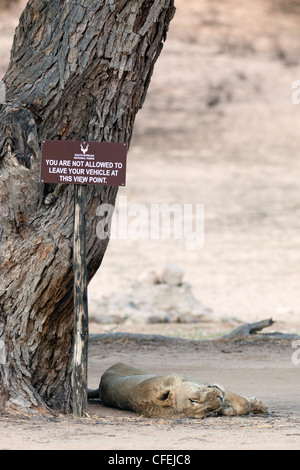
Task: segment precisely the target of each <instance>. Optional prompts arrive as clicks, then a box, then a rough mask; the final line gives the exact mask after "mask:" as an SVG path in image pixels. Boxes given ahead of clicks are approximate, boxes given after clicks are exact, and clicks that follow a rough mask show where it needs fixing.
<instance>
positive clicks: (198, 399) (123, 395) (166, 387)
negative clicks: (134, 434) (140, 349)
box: [88, 363, 267, 419]
mask: <svg viewBox="0 0 300 470" xmlns="http://www.w3.org/2000/svg"><path fill="white" fill-rule="evenodd" d="M88 397H89V398H97V397H99V398H100V399H101V401H102V402H103V403H104V404H105V405H106V406H109V407H114V408H120V409H124V410H131V411H135V412H137V413H140V414H142V415H144V416H146V417H149V418H166V419H167V418H178V417H185V418H205V417H206V416H212V415H226V416H237V415H245V414H249V413H266V412H267V408H266V406H265V404H264V403H263V402H262V401H261V400H258V399H257V398H255V397H252V398H246V397H242V396H240V395H237V394H235V393H232V392H230V391H227V390H225V389H224V387H222V386H220V385H217V384H207V383H203V382H200V381H199V380H198V379H195V378H191V377H185V376H183V375H179V374H176V373H169V374H164V375H155V374H151V373H149V372H147V371H144V370H141V369H137V368H135V367H132V366H130V365H126V364H123V363H117V364H115V365H113V366H112V367H110V368H109V369H107V370H106V371H105V372H104V374H103V375H102V377H101V380H100V385H99V388H98V389H97V390H89V391H88Z"/></svg>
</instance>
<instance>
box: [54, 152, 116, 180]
mask: <svg viewBox="0 0 300 470" xmlns="http://www.w3.org/2000/svg"><path fill="white" fill-rule="evenodd" d="M46 164H47V167H48V172H49V174H59V179H60V181H61V182H62V183H82V184H85V183H91V184H93V183H103V184H106V183H107V176H117V175H118V173H119V169H121V168H122V167H123V163H121V162H114V163H113V162H93V161H84V160H72V161H71V160H58V159H54V158H53V159H46ZM117 168H118V169H117ZM99 177H100V178H99Z"/></svg>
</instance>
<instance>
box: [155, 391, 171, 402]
mask: <svg viewBox="0 0 300 470" xmlns="http://www.w3.org/2000/svg"><path fill="white" fill-rule="evenodd" d="M171 394H172V392H171V390H167V389H166V390H160V391H159V392H158V393H157V394H156V396H155V398H154V401H155V403H156V404H157V405H159V406H171V404H172V400H171Z"/></svg>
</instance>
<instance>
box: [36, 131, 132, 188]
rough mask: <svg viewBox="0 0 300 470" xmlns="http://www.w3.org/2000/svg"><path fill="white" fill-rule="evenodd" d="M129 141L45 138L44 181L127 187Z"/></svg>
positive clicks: (43, 148)
mask: <svg viewBox="0 0 300 470" xmlns="http://www.w3.org/2000/svg"><path fill="white" fill-rule="evenodd" d="M126 155H127V146H126V144H119V143H110V142H84V141H82V142H80V141H79V142H77V141H73V140H43V142H42V160H41V177H40V181H41V182H42V183H66V184H90V185H97V184H100V185H107V186H125V180H126Z"/></svg>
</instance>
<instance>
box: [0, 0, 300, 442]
mask: <svg viewBox="0 0 300 470" xmlns="http://www.w3.org/2000/svg"><path fill="white" fill-rule="evenodd" d="M23 3H24V2H23ZM246 3H247V2H246ZM284 3H285V5H286V7H285V8H283V7H281V4H282V2H280V1H276V2H274V1H273V2H271V1H268V0H255V1H254V0H252V1H251V2H250V0H249V2H248V6H246V5H245V4H243V5H244V6H241V5H240V2H238V1H234V0H226V1H224V2H217V1H214V0H203V1H201V2H200V1H198V0H177V9H178V11H177V15H176V17H175V19H174V22H173V24H172V27H171V30H170V34H169V37H168V41H167V43H166V45H165V48H164V51H163V53H162V55H161V57H160V59H159V61H158V63H157V66H156V69H155V73H154V76H153V80H152V83H151V87H150V90H149V93H148V97H147V100H146V103H145V106H144V108H143V110H142V111H140V113H139V115H138V118H137V121H136V126H135V131H134V136H133V140H132V144H131V148H130V151H129V155H128V174H127V185H126V187H125V188H122V189H120V192H119V201H120V204H121V203H122V204H124V201H125V199H124V197H126V198H127V199H126V204H127V205H128V207H130V206H131V205H133V204H137V203H138V204H142V205H144V206H145V207H146V208H148V210H149V211H150V208H151V204H154V203H159V204H161V203H167V204H173V203H180V204H194V205H195V204H204V208H205V219H204V228H205V230H204V234H205V242H204V245H203V247H202V249H200V250H198V251H187V250H186V240H185V239H181V240H174V239H172V238H171V239H168V240H162V239H160V240H151V239H149V237H148V239H147V238H144V239H137V240H132V239H130V238H128V239H126V240H123V239H122V240H120V239H116V240H112V241H111V242H110V245H109V248H108V251H107V254H106V256H105V259H104V262H103V265H102V267H101V269H100V270H99V271H98V273H97V274H96V276H95V277H94V279H93V280H92V282H91V284H90V287H89V310H90V314H91V315H92V316H96V315H97V305H99V302H100V301H101V298H102V296H104V295H105V296H109V295H110V294H113V293H115V292H120V293H123V292H125V293H126V292H127V290H128V289H129V286H130V285H131V283H132V281H133V280H135V279H137V278H139V276H140V275H141V273H143V272H144V271H147V270H148V269H150V268H151V269H155V270H160V269H162V268H163V266H164V265H165V263H166V262H170V263H173V264H175V265H178V266H180V267H181V268H182V269H184V271H185V278H186V280H187V281H188V282H189V283H190V284H191V285H192V288H193V292H194V295H195V296H196V297H197V298H198V299H199V300H200V301H201V302H203V304H204V305H206V306H208V307H209V308H211V309H212V311H213V312H218V313H221V314H224V315H227V316H229V317H234V318H236V319H237V320H238V321H239V322H252V321H256V320H261V319H264V318H268V317H272V318H273V319H274V320H275V321H276V323H275V325H274V327H272V328H269V329H268V332H271V331H275V330H279V331H281V332H284V333H298V334H299V333H300V316H299V305H300V302H299V300H300V298H299V297H300V294H299V267H300V254H299V253H300V250H299V247H300V242H299V228H300V222H299V221H300V204H299V171H300V160H299V144H300V137H299V125H298V122H299V113H300V105H298V106H297V105H294V104H293V103H292V101H291V95H292V91H293V90H292V88H291V84H292V82H293V81H294V80H297V79H298V80H299V79H300V63H299V59H298V58H299V52H300V50H299V49H300V36H299V32H298V25H299V7H298V4H297V2H293V1H291V2H284ZM288 6H289V9H288ZM11 16H12V15H11V14H10V16H7V14H5V15H4V16H3V14H2V12H1V16H0V26H1V32H0V34H1V36H0V41H1V48H0V79H1V75H2V74H3V73H4V72H5V68H6V66H7V61H8V57H9V52H8V51H9V47H10V44H11V40H12V34H13V28H14V26H15V24H16V22H17V20H16V19H14V20H13V22H12V20H11ZM8 19H10V22H9V21H8ZM121 197H122V198H123V199H121ZM119 210H120V205H119V204H118V205H117V208H116V217H118V213H119ZM147 222H149V220H147V217H145V216H144V219H143V224H144V228H145V226H146V224H147ZM150 222H151V221H150ZM143 233H145V232H143ZM232 328H233V324H232V323H230V322H229V323H228V322H225V321H219V322H213V321H212V322H206V323H197V324H159V325H157V324H154V325H149V324H140V323H137V324H134V323H132V322H123V323H122V324H121V325H118V324H110V325H102V324H99V323H91V324H90V333H91V334H93V333H103V332H105V331H106V332H108V331H114V332H130V333H144V334H157V333H159V334H163V335H168V336H177V337H178V336H180V337H185V338H188V339H195V338H199V337H200V336H201V335H202V336H204V337H205V335H207V336H209V335H214V334H215V333H218V334H222V333H225V332H227V331H229V330H231V329H232ZM266 332H267V330H266ZM174 341H175V340H173V341H172V340H170V341H169V342H166V341H160V342H159V341H156V342H155V341H147V340H146V339H145V340H144V341H142V340H140V341H134V340H129V339H128V340H126V341H125V340H124V341H121V340H114V341H107V342H105V341H103V340H102V341H100V342H99V341H98V342H91V343H90V352H89V386H90V387H96V386H97V385H98V382H99V378H100V375H101V373H102V372H103V371H104V370H105V369H106V368H107V367H109V366H110V365H112V364H113V363H115V362H118V361H123V362H128V363H130V364H132V365H135V366H137V367H143V368H146V369H149V370H150V371H154V372H157V373H159V372H164V371H168V370H175V371H177V372H183V373H185V374H187V373H188V374H189V375H195V376H196V377H199V378H202V379H203V380H208V381H209V380H212V381H214V382H219V383H222V384H223V385H225V386H226V387H228V388H230V389H231V390H234V391H236V392H237V393H241V394H246V395H256V396H258V397H259V398H261V399H264V400H265V401H266V403H267V405H268V407H269V414H268V415H267V416H249V417H239V418H209V419H206V420H202V421H200V422H199V421H194V420H188V421H187V420H183V419H178V420H175V421H171V422H164V421H162V420H149V419H144V418H141V417H138V416H136V415H134V414H133V413H129V412H124V411H118V410H112V409H108V408H104V407H103V406H102V405H100V404H90V405H89V415H90V418H88V419H86V420H78V419H74V418H72V417H69V418H68V417H55V418H51V419H47V418H41V419H38V418H36V419H33V420H32V419H30V420H29V419H28V418H25V417H23V418H18V419H11V418H7V417H2V418H1V419H0V435H1V440H0V442H1V448H9V449H111V450H116V449H125V450H126V449H173V450H181V449H183V450H189V449H299V447H300V428H299V425H300V401H299V367H300V365H298V366H297V365H294V364H293V362H292V354H293V353H294V352H295V350H294V349H293V348H292V341H286V342H285V343H284V344H283V343H281V342H278V341H273V342H272V343H269V342H267V343H266V344H265V345H264V344H261V343H259V344H252V343H251V344H226V345H224V344H223V343H207V342H180V341H177V342H174Z"/></svg>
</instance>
